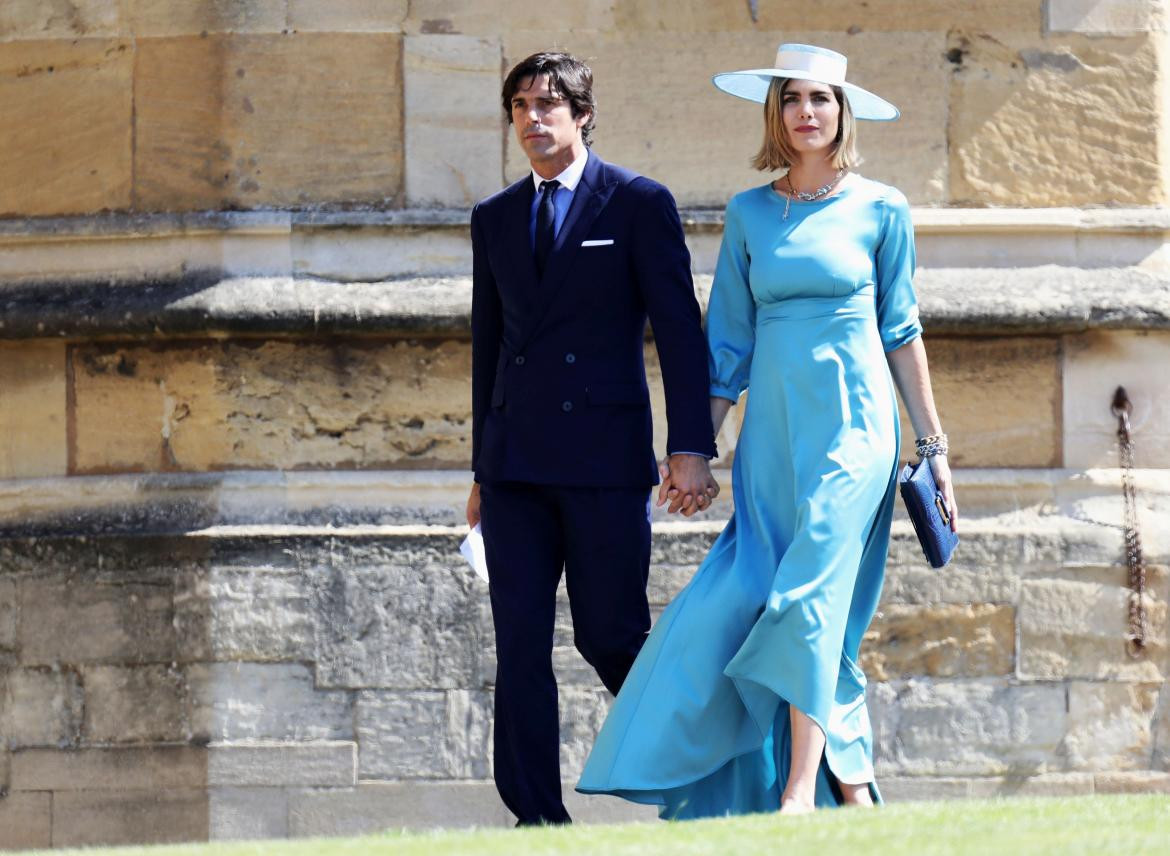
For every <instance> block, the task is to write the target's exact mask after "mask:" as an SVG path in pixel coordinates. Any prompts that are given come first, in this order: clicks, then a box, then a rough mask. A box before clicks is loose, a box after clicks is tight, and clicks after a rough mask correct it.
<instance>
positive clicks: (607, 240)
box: [581, 238, 613, 247]
mask: <svg viewBox="0 0 1170 856" xmlns="http://www.w3.org/2000/svg"><path fill="white" fill-rule="evenodd" d="M612 243H613V238H602V239H601V240H599V241H582V242H581V246H582V247H608V246H609V245H610V244H612Z"/></svg>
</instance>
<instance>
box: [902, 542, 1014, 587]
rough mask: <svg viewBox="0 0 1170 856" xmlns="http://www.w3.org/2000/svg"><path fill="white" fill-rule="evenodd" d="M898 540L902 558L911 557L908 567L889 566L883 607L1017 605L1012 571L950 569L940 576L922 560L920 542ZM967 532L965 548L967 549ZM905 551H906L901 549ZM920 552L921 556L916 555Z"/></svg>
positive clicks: (1005, 569)
mask: <svg viewBox="0 0 1170 856" xmlns="http://www.w3.org/2000/svg"><path fill="white" fill-rule="evenodd" d="M911 538H913V542H914V543H912V544H911V543H908V542H909V540H910V539H902V538H899V539H898V547H899V550H898V552H899V554H902V553H903V552H905V553H909V554H910V555H909V557H908V559H909V561H907V562H906V563H902V562H899V563H898V564H894V563H893V562H891V563H888V564H887V565H886V579H885V582H884V584H883V586H882V602H883V604H901V603H921V604H931V603H954V604H967V603H1014V602H1015V601H1016V599H1017V598H1018V595H1019V589H1020V578H1019V576H1017V574H1016V573H1015V570H1014V569H1013V568H1010V567H996V568H987V569H985V570H983V571H979V570H967V569H960V568H951V567H950V566H949V565H948V566H947V569H946V572H945V573H941V574H940V573H939V572H938V571H937V570H935V569H934V568H931V567H929V566H927V564H926V559H925V558H923V557H922V555H921V553H922V549H921V547H919V546H918V539H917V538H916V537H914V536H911ZM966 541H967V538H966V532H964V537H963V542H964V544H963V546H964V549H965V548H966ZM902 547H905V550H904V551H903V550H902V549H901V548H902ZM914 548H918V555H914V554H913V552H912V551H913V550H914Z"/></svg>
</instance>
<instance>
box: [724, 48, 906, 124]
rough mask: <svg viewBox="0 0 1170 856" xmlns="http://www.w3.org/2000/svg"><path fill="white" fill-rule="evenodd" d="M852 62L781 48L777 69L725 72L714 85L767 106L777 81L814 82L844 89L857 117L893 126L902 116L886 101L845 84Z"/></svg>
mask: <svg viewBox="0 0 1170 856" xmlns="http://www.w3.org/2000/svg"><path fill="white" fill-rule="evenodd" d="M848 64H849V61H848V60H847V59H846V58H845V56H844V54H839V53H837V52H836V51H831V50H829V49H828V48H818V47H816V46H815V45H797V44H786V45H780V47H779V49H778V50H777V51H776V67H775V68H752V69H748V70H747V71H725V72H721V73H720V74H717V75H715V76H714V77H712V78H711V82H712V83H714V84H715V85H716V86H717V87H719V88H720V89H722V90H723V91H724V92H726V93H727V94H729V95H734V96H736V97H737V98H746V99H747V100H748V101H758V102H759V103H761V104H763V103H764V99H765V98H766V97H767V95H768V87H769V86H771V84H772V79H773V78H776V77H790V78H793V79H795V80H812V81H815V82H817V83H824V84H827V85H829V86H840V87H841V89H842V90H844V92H845V97H846V98H848V99H849V106H850V107H852V108H853V115H854V116H856V117H857V118H858V119H869V120H871V121H874V122H891V121H893V120H894V119H897V118H898V117H899V116H900V115H902V114H901V113H899V112H898V108H897V107H895V106H894V105H893V104H891V103H890V102H889V101H887V100H886V99H884V98H880V97H878V96H877V95H874V94H873V93H872V92H869V91H868V90H865V89H862V88H861V87H860V86H856V85H854V84H852V83H849V82H848V81H846V80H845V69H846V66H847V65H848Z"/></svg>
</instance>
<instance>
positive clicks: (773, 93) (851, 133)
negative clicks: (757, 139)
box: [752, 77, 861, 170]
mask: <svg viewBox="0 0 1170 856" xmlns="http://www.w3.org/2000/svg"><path fill="white" fill-rule="evenodd" d="M790 80H791V78H788V77H775V78H773V79H772V83H771V84H770V85H769V86H768V96H767V98H765V99H764V142H763V144H762V145H761V146H760V150H759V151H758V152H757V153H756V156H755V157H754V158H752V166H753V167H755V168H756V169H758V170H775V169H787V168H788V167H790V166H792V164H793V163H794V162H795V161H796V150H795V149H794V148H793V147H792V141H791V140H789V139H788V131H787V130H786V129H785V127H784V93H785V91H787V89H788V83H789V81H790ZM829 88H830V89H831V90H833V95H834V96H836V98H837V103H838V104H840V105H841V115H840V116H839V117H838V120H837V137H836V139H835V140H834V142H833V151H832V153H831V154H830V155H829V162H830V163H831V164H832V165H833V169H851V168H853V167H855V166H857V165H858V164H859V163H861V158H860V157H859V156H858V154H857V119H855V118H854V116H853V108H852V107H850V106H849V99H847V98H846V97H845V93H844V92H843V91H842V90H841V87H840V86H830V87H829Z"/></svg>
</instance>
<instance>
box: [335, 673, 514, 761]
mask: <svg viewBox="0 0 1170 856" xmlns="http://www.w3.org/2000/svg"><path fill="white" fill-rule="evenodd" d="M491 707H492V702H491V695H490V694H489V693H485V692H471V691H467V690H448V691H446V692H434V691H419V692H388V691H383V690H378V691H366V692H362V693H360V694H359V696H358V702H357V712H356V716H355V719H356V722H357V735H358V743H359V745H360V746H361V759H360V763H361V773H360V775H361V778H362V779H484V778H488V777H490V776H491V749H490V745H491V742H490V739H489V736H490V733H491Z"/></svg>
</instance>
